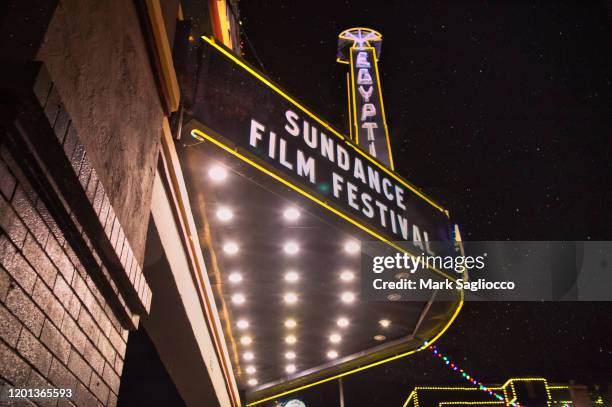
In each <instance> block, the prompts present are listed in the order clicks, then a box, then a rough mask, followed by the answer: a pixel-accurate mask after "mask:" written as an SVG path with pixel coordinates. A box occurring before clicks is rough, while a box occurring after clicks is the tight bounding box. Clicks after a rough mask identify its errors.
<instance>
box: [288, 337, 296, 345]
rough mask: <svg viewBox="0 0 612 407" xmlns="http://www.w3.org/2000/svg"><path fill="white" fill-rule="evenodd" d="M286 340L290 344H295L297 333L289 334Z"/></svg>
mask: <svg viewBox="0 0 612 407" xmlns="http://www.w3.org/2000/svg"><path fill="white" fill-rule="evenodd" d="M285 342H287V343H288V344H289V345H293V344H294V343H296V342H297V338H296V337H295V335H287V336H286V337H285Z"/></svg>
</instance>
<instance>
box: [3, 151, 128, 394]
mask: <svg viewBox="0 0 612 407" xmlns="http://www.w3.org/2000/svg"><path fill="white" fill-rule="evenodd" d="M0 180H2V182H1V185H0V188H1V190H0V213H1V219H0V228H1V230H2V234H1V235H0V255H1V257H0V265H1V267H0V302H1V304H0V337H1V339H2V341H1V342H0V360H1V361H2V363H0V376H1V377H2V381H3V382H4V381H6V382H8V383H10V384H12V385H13V386H17V387H20V386H26V387H38V388H40V387H50V386H55V387H60V388H71V389H73V391H74V392H75V393H74V397H73V398H72V401H73V402H74V403H75V404H76V405H81V406H91V405H97V404H98V402H99V403H102V404H105V405H111V406H112V405H114V404H115V403H116V400H117V394H118V391H119V377H120V375H121V371H122V369H123V357H124V354H125V350H126V341H127V335H128V331H127V330H126V329H125V328H123V327H122V326H121V324H120V323H119V321H118V320H117V318H116V317H115V315H114V314H113V312H112V311H111V310H110V308H109V306H108V303H107V301H106V299H105V298H104V296H103V295H102V294H101V292H100V290H99V289H98V288H97V287H96V285H95V283H94V282H93V279H92V277H91V276H90V275H89V273H88V271H87V270H86V269H85V267H84V266H83V264H82V263H81V262H80V260H79V258H78V256H77V255H76V254H75V252H74V251H73V249H72V247H71V246H70V244H69V243H68V242H67V241H66V238H65V236H64V233H63V232H62V229H61V228H60V227H59V226H58V224H57V223H56V222H55V220H54V219H53V217H52V216H51V214H50V213H49V210H48V209H47V207H46V206H45V204H44V203H43V202H42V201H41V199H40V197H39V196H38V194H37V193H36V192H35V191H34V189H33V188H32V185H31V184H30V183H29V182H28V181H27V180H26V177H25V176H24V174H23V173H22V171H21V170H20V168H19V166H18V164H17V162H16V160H15V158H14V157H13V155H12V154H11V153H10V152H9V151H8V150H7V148H6V147H5V146H3V147H2V150H1V158H0ZM44 405H55V403H54V402H53V401H47V402H46V403H44ZM58 405H69V404H68V403H67V400H66V399H62V400H61V401H60V403H59V404H58Z"/></svg>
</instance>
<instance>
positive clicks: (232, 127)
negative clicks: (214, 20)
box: [192, 38, 450, 252]
mask: <svg viewBox="0 0 612 407" xmlns="http://www.w3.org/2000/svg"><path fill="white" fill-rule="evenodd" d="M203 47H204V50H203V51H204V52H203V57H202V66H201V68H200V70H201V75H202V76H201V77H202V78H206V79H205V80H203V79H202V80H200V81H198V88H197V91H196V98H195V103H194V108H193V115H194V118H195V119H196V120H197V121H198V122H199V123H201V125H202V126H201V127H200V128H196V129H195V130H193V131H192V134H193V135H194V136H195V137H198V138H200V139H207V140H208V141H212V142H214V143H215V144H217V145H218V146H220V147H221V148H223V149H225V150H226V151H228V152H230V153H232V154H234V155H235V156H238V157H239V158H241V159H243V160H244V161H247V162H249V163H251V164H252V165H253V166H255V167H257V168H258V169H260V170H262V171H264V172H268V173H269V174H270V175H272V176H273V177H275V178H276V179H277V180H279V181H281V182H283V183H284V184H285V185H289V186H291V187H292V188H293V189H294V190H297V191H299V192H300V193H302V194H303V195H305V196H307V197H309V198H310V199H312V200H314V201H315V202H317V203H319V204H321V205H322V206H324V207H325V208H327V209H329V210H331V211H332V212H334V213H335V214H336V215H339V216H341V217H342V218H344V219H345V220H348V221H350V222H352V223H353V224H355V225H357V226H359V227H360V228H362V229H363V230H366V231H368V232H369V233H370V234H372V235H373V236H375V237H378V238H383V239H384V240H391V241H393V240H402V241H409V242H411V243H412V245H413V246H414V248H415V249H416V250H419V251H425V252H431V249H430V247H429V243H428V242H430V241H449V234H450V233H449V221H448V217H447V215H446V213H445V211H444V210H443V208H441V207H440V206H438V205H437V204H436V203H434V202H433V201H431V200H430V199H429V198H427V197H426V196H424V195H423V194H422V193H420V192H419V191H418V190H416V189H415V188H414V187H412V186H411V185H410V184H408V183H407V182H406V181H404V180H402V179H401V178H400V177H399V176H397V175H396V174H395V173H394V172H393V171H392V170H390V169H388V168H387V167H386V166H385V165H383V164H382V163H380V162H378V161H376V160H375V159H373V158H372V157H371V156H370V155H369V154H366V153H365V152H364V151H362V149H360V148H359V147H357V146H356V145H355V144H353V143H352V142H350V141H349V140H347V139H346V138H345V137H344V136H343V135H341V134H340V133H339V132H338V131H336V130H335V129H333V128H332V127H331V126H330V125H328V124H327V123H325V122H323V121H322V120H321V119H319V118H318V117H317V116H315V115H314V114H313V113H312V112H310V111H309V110H308V109H306V108H305V107H304V106H302V105H301V104H299V102H297V101H295V100H294V99H292V98H291V97H290V96H288V95H287V94H286V93H284V92H283V91H282V90H281V89H279V88H278V87H277V86H276V85H275V84H273V83H272V82H270V81H269V80H268V79H266V78H265V77H263V76H261V75H260V74H259V73H257V72H256V71H255V70H253V69H252V68H250V67H249V66H248V65H247V64H245V63H244V62H243V61H242V60H240V59H238V58H237V57H235V56H234V55H233V54H231V53H230V52H228V51H227V50H225V49H224V48H222V47H221V46H219V45H217V44H215V43H214V42H213V41H212V40H208V39H206V38H205V41H204V42H203ZM357 58H362V62H363V63H365V61H367V57H359V56H357ZM363 58H365V59H363ZM363 75H364V77H365V74H363ZM365 92H366V94H367V93H368V92H374V90H365ZM370 96H371V95H370ZM364 109H365V111H366V112H369V111H370V110H368V109H370V108H368V107H364ZM367 116H368V117H367V118H366V119H368V120H369V119H372V120H374V119H376V118H375V117H371V116H370V115H369V114H367ZM367 123H374V121H368V122H367ZM369 128H374V127H373V126H369Z"/></svg>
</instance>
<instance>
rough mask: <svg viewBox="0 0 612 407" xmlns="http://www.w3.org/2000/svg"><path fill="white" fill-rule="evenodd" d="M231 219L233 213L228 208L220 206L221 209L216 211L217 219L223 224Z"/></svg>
mask: <svg viewBox="0 0 612 407" xmlns="http://www.w3.org/2000/svg"><path fill="white" fill-rule="evenodd" d="M233 217H234V212H232V210H231V209H230V208H228V207H225V206H222V207H221V208H219V209H217V219H219V220H221V221H223V222H227V221H229V220H231V219H232V218H233Z"/></svg>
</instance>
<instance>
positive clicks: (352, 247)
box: [344, 240, 361, 254]
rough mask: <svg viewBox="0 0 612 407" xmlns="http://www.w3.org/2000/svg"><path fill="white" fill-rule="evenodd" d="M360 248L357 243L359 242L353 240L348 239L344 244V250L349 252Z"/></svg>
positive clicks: (355, 251)
mask: <svg viewBox="0 0 612 407" xmlns="http://www.w3.org/2000/svg"><path fill="white" fill-rule="evenodd" d="M360 248H361V246H360V245H359V242H357V241H355V240H349V241H348V242H346V243H345V244H344V250H345V251H346V252H347V253H349V254H355V253H357V252H358V251H359V249H360Z"/></svg>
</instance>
